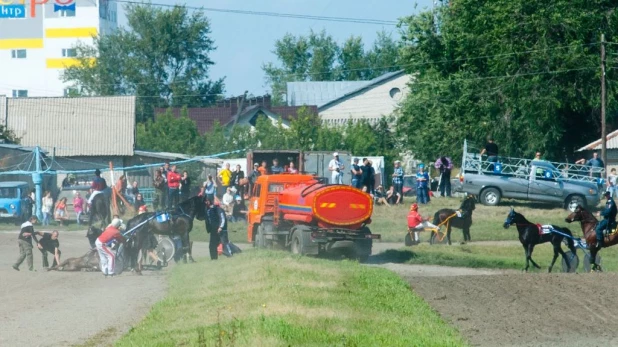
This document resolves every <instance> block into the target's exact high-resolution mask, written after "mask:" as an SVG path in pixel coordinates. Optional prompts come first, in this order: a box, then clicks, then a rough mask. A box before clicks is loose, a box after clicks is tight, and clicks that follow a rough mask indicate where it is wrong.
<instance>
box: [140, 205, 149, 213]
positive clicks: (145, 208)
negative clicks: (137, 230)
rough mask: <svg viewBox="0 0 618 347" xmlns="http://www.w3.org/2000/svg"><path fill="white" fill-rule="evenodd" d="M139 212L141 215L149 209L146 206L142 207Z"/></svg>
mask: <svg viewBox="0 0 618 347" xmlns="http://www.w3.org/2000/svg"><path fill="white" fill-rule="evenodd" d="M138 212H139V213H144V212H148V208H147V207H146V205H142V206H140V207H139V209H138Z"/></svg>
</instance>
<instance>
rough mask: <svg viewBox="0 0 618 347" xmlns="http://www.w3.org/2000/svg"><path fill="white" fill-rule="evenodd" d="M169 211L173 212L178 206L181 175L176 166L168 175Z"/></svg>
mask: <svg viewBox="0 0 618 347" xmlns="http://www.w3.org/2000/svg"><path fill="white" fill-rule="evenodd" d="M167 187H168V196H167V209H168V210H171V209H172V208H174V207H175V206H176V205H178V198H179V194H180V191H179V188H180V174H179V173H178V172H177V171H176V165H174V166H172V170H171V171H170V172H168V173H167Z"/></svg>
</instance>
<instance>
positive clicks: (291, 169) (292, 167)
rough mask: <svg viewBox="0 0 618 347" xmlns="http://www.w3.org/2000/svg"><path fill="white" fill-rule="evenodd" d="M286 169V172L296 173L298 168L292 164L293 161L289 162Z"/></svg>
mask: <svg viewBox="0 0 618 347" xmlns="http://www.w3.org/2000/svg"><path fill="white" fill-rule="evenodd" d="M287 171H288V173H291V174H297V173H298V169H297V168H296V165H294V162H293V161H291V162H290V167H288V170H287Z"/></svg>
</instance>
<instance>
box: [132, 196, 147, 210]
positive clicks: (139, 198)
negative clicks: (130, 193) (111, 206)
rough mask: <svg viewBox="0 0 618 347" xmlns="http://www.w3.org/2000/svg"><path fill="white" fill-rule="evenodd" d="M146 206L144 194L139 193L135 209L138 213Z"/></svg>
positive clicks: (136, 197) (134, 205)
mask: <svg viewBox="0 0 618 347" xmlns="http://www.w3.org/2000/svg"><path fill="white" fill-rule="evenodd" d="M144 205H146V202H144V197H143V196H142V193H137V195H136V196H135V203H134V204H133V207H134V208H135V210H136V211H139V208H140V207H142V206H144Z"/></svg>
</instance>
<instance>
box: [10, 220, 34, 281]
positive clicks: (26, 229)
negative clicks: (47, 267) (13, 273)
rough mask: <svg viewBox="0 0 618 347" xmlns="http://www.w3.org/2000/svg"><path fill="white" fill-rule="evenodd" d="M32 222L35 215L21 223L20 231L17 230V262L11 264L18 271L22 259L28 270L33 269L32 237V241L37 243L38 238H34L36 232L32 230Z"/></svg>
mask: <svg viewBox="0 0 618 347" xmlns="http://www.w3.org/2000/svg"><path fill="white" fill-rule="evenodd" d="M33 223H36V217H35V216H32V217H30V219H29V220H28V221H27V222H25V223H24V224H22V225H21V231H20V232H19V236H17V244H18V245H19V258H17V262H15V264H13V269H15V270H17V271H19V266H20V265H21V263H23V262H24V259H25V260H26V261H27V263H28V269H29V270H30V271H34V263H33V261H34V259H33V257H32V239H33V238H34V242H36V243H37V244H38V243H39V240H37V238H36V234H35V232H34V226H33V225H32V224H33Z"/></svg>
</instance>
